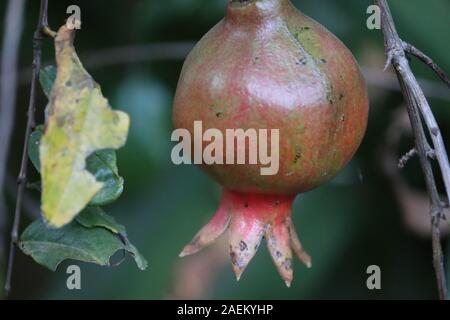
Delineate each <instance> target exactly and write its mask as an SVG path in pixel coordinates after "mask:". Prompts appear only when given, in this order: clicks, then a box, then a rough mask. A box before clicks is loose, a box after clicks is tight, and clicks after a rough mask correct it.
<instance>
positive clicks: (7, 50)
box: [0, 0, 25, 261]
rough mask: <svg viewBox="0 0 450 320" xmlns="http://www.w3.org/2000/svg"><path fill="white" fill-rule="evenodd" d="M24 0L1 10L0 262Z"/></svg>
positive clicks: (10, 1)
mask: <svg viewBox="0 0 450 320" xmlns="http://www.w3.org/2000/svg"><path fill="white" fill-rule="evenodd" d="M24 8H25V1H24V0H9V1H8V6H7V9H6V13H5V20H4V21H5V24H4V36H3V43H2V48H3V49H2V52H1V75H0V137H1V139H2V143H1V144H0V261H4V254H5V252H4V248H5V246H4V243H3V242H4V240H5V238H4V237H3V235H4V234H5V233H6V232H5V228H6V224H7V220H8V219H7V216H8V215H7V211H6V210H7V207H6V203H5V197H4V194H3V189H4V186H5V176H6V166H7V162H8V153H9V146H10V142H11V134H12V131H13V124H14V118H15V109H14V107H15V105H16V97H17V77H18V56H19V54H18V52H19V46H20V38H21V35H22V24H23V13H24Z"/></svg>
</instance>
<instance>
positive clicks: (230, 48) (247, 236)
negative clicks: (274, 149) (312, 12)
mask: <svg viewBox="0 0 450 320" xmlns="http://www.w3.org/2000/svg"><path fill="white" fill-rule="evenodd" d="M368 104H369V103H368V95H367V89H366V86H365V83H364V80H363V77H362V75H361V73H360V71H359V68H358V65H357V63H356V61H355V59H354V57H353V55H352V54H351V52H350V51H349V50H348V49H347V48H346V47H345V45H344V44H342V42H341V41H340V40H338V39H337V38H336V37H335V36H334V35H333V34H331V33H330V32H329V31H328V30H327V29H325V28H324V27H323V26H322V25H320V24H319V23H317V22H316V21H314V20H312V19H311V18H309V17H307V16H305V15H304V14H303V13H301V12H300V11H298V10H297V9H296V8H295V7H294V6H293V4H292V3H291V2H290V1H289V0H231V1H229V3H228V6H227V12H226V16H225V18H224V19H223V20H222V21H220V22H219V23H218V24H217V25H216V26H215V27H214V28H213V29H212V30H210V31H209V32H208V33H207V34H206V35H205V36H204V37H203V38H202V39H201V40H200V42H199V43H198V44H197V45H196V47H195V48H194V49H193V51H192V52H191V53H190V54H189V56H188V58H187V59H186V61H185V64H184V66H183V70H182V73H181V76H180V80H179V83H178V87H177V92H176V96H175V100H174V109H173V123H174V127H175V128H180V129H181V128H182V129H186V130H188V132H190V133H191V134H194V123H195V122H198V121H201V122H202V125H203V127H204V129H209V128H215V129H218V130H220V132H223V134H224V135H225V131H226V130H227V129H244V130H247V129H251V128H253V129H268V130H271V129H279V149H278V152H279V159H280V163H279V170H278V172H277V173H276V174H274V175H262V174H261V171H260V169H261V167H262V165H261V164H256V165H255V164H239V165H237V164H234V165H233V164H217V163H216V164H211V165H205V164H202V165H201V167H202V168H203V169H204V170H206V172H207V173H208V174H210V175H211V176H212V177H213V178H214V179H215V180H216V181H217V182H218V183H220V184H221V185H222V186H223V196H222V200H221V202H220V205H219V208H218V210H217V212H216V214H215V215H214V216H213V218H212V220H211V221H210V222H209V223H208V224H207V225H206V226H204V227H203V228H202V229H201V230H200V232H198V234H197V235H196V236H195V237H194V239H193V240H192V241H191V243H190V244H188V245H187V246H186V247H185V248H184V250H183V251H182V253H181V254H180V256H186V255H191V254H194V253H196V252H198V251H199V250H200V249H202V248H204V247H205V246H207V245H209V244H211V243H212V242H213V241H214V240H215V239H216V238H217V237H218V236H220V235H221V234H222V233H224V232H225V231H226V230H227V229H228V230H229V251H230V256H231V261H232V265H233V269H234V271H235V273H236V276H237V278H238V280H239V278H240V276H241V274H242V272H243V271H244V270H245V268H246V266H247V265H248V263H249V262H250V260H251V259H252V258H253V256H254V255H255V253H256V250H257V249H258V246H259V244H260V242H261V239H262V238H263V237H264V238H265V239H266V242H267V246H268V249H269V252H270V254H271V256H272V259H273V261H274V263H275V265H276V267H277V269H278V271H279V273H280V275H281V276H282V278H283V279H284V280H285V282H286V284H287V285H288V286H289V285H290V284H291V281H292V278H293V269H292V255H293V254H292V251H293V252H294V253H295V254H296V255H297V257H298V258H299V259H300V260H301V261H302V262H303V263H304V264H306V266H308V267H310V266H311V259H310V256H309V255H308V254H307V253H306V252H305V251H304V250H303V248H302V245H301V244H300V241H299V238H298V236H297V234H296V231H295V228H294V226H293V223H292V220H291V217H290V215H291V207H292V203H293V201H294V199H295V197H296V195H298V194H300V193H303V192H306V191H308V190H311V189H313V188H316V187H318V186H320V185H321V184H323V183H324V182H326V181H328V180H330V179H331V178H333V177H335V176H336V175H337V174H338V172H339V171H340V170H341V169H342V168H343V167H344V166H345V165H346V164H347V163H348V162H349V161H350V159H351V158H352V157H353V155H354V153H355V152H356V150H357V148H358V147H359V145H360V143H361V140H362V138H363V136H364V133H365V130H366V126H367V118H368ZM246 148H248V146H246Z"/></svg>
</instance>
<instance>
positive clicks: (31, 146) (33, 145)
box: [28, 125, 44, 172]
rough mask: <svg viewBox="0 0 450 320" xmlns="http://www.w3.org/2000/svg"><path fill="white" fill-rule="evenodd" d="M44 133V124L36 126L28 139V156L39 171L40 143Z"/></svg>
mask: <svg viewBox="0 0 450 320" xmlns="http://www.w3.org/2000/svg"><path fill="white" fill-rule="evenodd" d="M43 133H44V126H43V125H39V126H37V127H36V129H35V131H33V132H32V133H31V135H30V139H28V157H29V158H30V160H31V163H32V164H33V165H34V167H35V168H36V170H37V171H38V172H41V161H40V160H39V145H40V143H41V139H42V135H43Z"/></svg>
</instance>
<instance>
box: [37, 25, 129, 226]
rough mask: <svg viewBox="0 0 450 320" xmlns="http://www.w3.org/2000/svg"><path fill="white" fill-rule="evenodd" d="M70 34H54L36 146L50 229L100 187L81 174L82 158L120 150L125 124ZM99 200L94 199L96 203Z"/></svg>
mask: <svg viewBox="0 0 450 320" xmlns="http://www.w3.org/2000/svg"><path fill="white" fill-rule="evenodd" d="M74 32H75V31H74V30H69V29H67V28H66V27H65V26H63V27H61V28H60V30H59V31H58V34H57V36H56V40H55V47H56V61H57V63H58V65H57V76H56V80H55V83H54V85H53V89H52V92H51V99H50V103H49V105H48V107H47V121H46V124H45V126H46V128H45V132H44V135H43V137H42V139H41V143H40V146H39V151H40V161H41V176H42V201H41V202H42V206H41V207H42V212H43V215H44V217H45V219H46V221H47V222H48V223H49V224H50V225H51V226H54V227H62V226H64V225H66V224H68V223H69V222H71V221H72V220H73V218H74V217H75V216H76V215H77V214H78V213H80V212H81V211H82V210H83V209H84V208H85V207H86V205H88V204H89V202H90V201H91V200H92V199H93V198H94V196H96V195H97V193H98V192H99V191H100V190H101V189H102V188H103V187H104V186H105V183H104V182H102V181H97V179H96V177H95V176H94V175H92V174H91V173H90V172H88V171H87V170H86V167H87V166H86V158H87V157H88V156H89V155H91V154H93V153H94V152H95V151H97V150H105V149H118V148H120V147H122V146H123V145H124V144H125V141H126V139H127V135H128V129H129V122H130V121H129V117H128V115H127V114H126V113H123V112H120V111H113V110H111V107H110V106H109V104H108V101H107V100H106V99H105V98H104V97H103V95H102V92H101V90H100V88H99V86H98V84H96V83H95V81H94V80H93V79H92V77H91V76H90V75H89V74H88V73H87V71H86V70H85V69H84V68H83V65H82V64H81V62H80V60H79V59H78V56H77V54H76V52H75V48H74V46H73V39H74ZM102 159H104V158H102ZM96 160H98V161H100V160H99V159H96ZM113 171H114V170H113ZM102 177H103V175H102ZM116 192H117V193H120V192H121V190H120V189H119V190H116ZM102 200H103V197H102V196H100V200H99V199H97V202H101V201H102Z"/></svg>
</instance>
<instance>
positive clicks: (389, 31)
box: [374, 0, 450, 300]
mask: <svg viewBox="0 0 450 320" xmlns="http://www.w3.org/2000/svg"><path fill="white" fill-rule="evenodd" d="M374 2H375V4H376V5H377V6H378V7H379V8H380V10H381V14H382V16H381V18H382V30H383V34H384V42H385V48H386V53H387V56H388V59H387V64H386V66H388V65H389V64H392V66H393V67H394V70H395V72H396V74H397V78H398V80H399V82H400V86H401V88H402V93H403V96H404V98H405V100H406V104H407V110H408V114H409V118H410V122H411V126H412V129H413V134H414V138H415V144H416V150H417V154H418V156H419V160H420V165H421V167H422V171H423V173H424V177H425V183H426V186H427V190H428V195H429V197H430V201H431V210H430V216H431V228H432V232H431V235H432V236H431V237H432V247H433V266H434V270H435V274H436V281H437V286H438V292H439V298H440V299H443V300H445V299H446V298H447V283H446V277H445V271H444V263H443V254H442V247H441V239H440V229H439V223H440V220H441V218H442V216H443V212H444V208H443V206H442V201H441V199H440V198H439V194H438V189H437V187H436V181H435V177H434V174H433V170H432V166H431V159H430V158H429V152H430V150H429V147H428V146H429V143H428V140H427V137H426V134H425V130H424V126H423V123H422V118H421V114H420V113H422V116H423V118H424V122H425V125H426V127H427V129H428V130H429V131H430V134H431V137H432V141H433V146H434V154H435V155H436V158H437V160H438V162H439V166H440V169H441V173H442V178H443V180H444V184H445V187H446V192H447V197H448V198H449V199H450V197H449V194H450V167H449V164H448V156H447V152H446V150H445V147H444V143H443V140H442V135H441V133H440V130H439V127H438V125H437V123H436V120H435V118H434V116H433V113H432V111H431V108H430V106H429V104H428V102H427V100H426V98H425V96H424V94H423V91H422V89H421V88H420V86H419V84H418V82H417V79H416V78H415V76H414V74H413V72H412V70H411V68H410V66H409V62H408V59H407V58H406V54H405V51H406V48H405V46H404V42H403V41H402V40H401V38H400V36H399V35H398V32H397V30H396V27H395V24H394V20H393V18H392V15H391V12H390V9H389V5H388V3H387V1H386V0H374Z"/></svg>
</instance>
